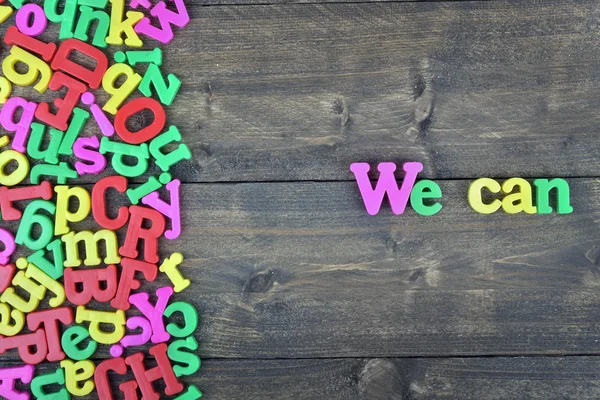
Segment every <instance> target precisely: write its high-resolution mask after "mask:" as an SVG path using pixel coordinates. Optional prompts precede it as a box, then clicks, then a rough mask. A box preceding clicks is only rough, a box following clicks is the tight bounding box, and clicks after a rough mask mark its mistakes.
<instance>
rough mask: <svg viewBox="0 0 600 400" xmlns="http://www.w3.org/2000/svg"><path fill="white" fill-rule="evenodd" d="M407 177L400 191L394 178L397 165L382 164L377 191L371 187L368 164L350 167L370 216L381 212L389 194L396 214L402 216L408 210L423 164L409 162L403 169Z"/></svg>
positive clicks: (357, 164)
mask: <svg viewBox="0 0 600 400" xmlns="http://www.w3.org/2000/svg"><path fill="white" fill-rule="evenodd" d="M402 168H403V169H404V172H406V176H405V177H404V181H403V182H402V186H401V188H400V190H398V183H397V182H396V178H395V176H394V171H396V164H394V163H391V162H387V163H380V164H379V165H378V166H377V169H378V170H379V179H378V180H377V186H375V189H373V187H372V186H371V181H370V180H369V175H368V172H369V170H370V169H371V167H370V166H369V164H367V163H353V164H352V165H350V171H352V172H353V173H354V176H355V177H356V182H357V183H358V188H359V189H360V194H361V195H362V198H363V202H364V203H365V208H366V209H367V212H368V213H369V214H370V215H375V214H377V213H378V212H379V208H380V207H381V203H382V202H383V197H384V196H385V194H386V193H387V195H388V199H389V200H390V204H391V206H392V212H393V213H394V214H402V213H403V212H404V209H405V208H406V203H407V202H408V199H409V197H410V192H411V191H412V188H413V186H414V185H415V180H416V179H417V174H418V173H419V172H421V171H422V170H423V164H421V163H420V162H407V163H405V164H404V165H403V167H402Z"/></svg>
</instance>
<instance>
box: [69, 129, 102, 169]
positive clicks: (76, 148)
mask: <svg viewBox="0 0 600 400" xmlns="http://www.w3.org/2000/svg"><path fill="white" fill-rule="evenodd" d="M86 147H87V148H86ZM90 148H91V149H98V148H100V141H99V140H98V138H97V137H96V136H93V137H91V138H79V139H77V140H76V141H75V144H74V145H73V153H75V157H77V158H79V159H82V160H86V161H91V162H92V164H91V165H90V164H85V163H82V162H80V161H77V162H76V163H75V169H76V170H77V173H78V174H79V175H83V174H99V173H100V172H102V171H104V168H106V159H105V158H104V156H103V155H102V154H100V153H99V152H97V151H92V150H89V149H90Z"/></svg>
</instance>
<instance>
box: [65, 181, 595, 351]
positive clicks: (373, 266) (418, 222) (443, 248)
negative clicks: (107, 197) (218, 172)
mask: <svg viewBox="0 0 600 400" xmlns="http://www.w3.org/2000/svg"><path fill="white" fill-rule="evenodd" d="M570 182H571V189H572V204H573V207H574V208H575V212H574V213H573V214H570V215H545V216H544V215H530V216H528V215H513V216H511V215H506V214H501V213H499V214H497V215H490V216H483V215H479V214H477V213H475V212H474V211H472V210H470V208H469V207H468V205H467V204H466V189H467V186H468V183H469V182H468V181H443V182H441V185H442V189H443V191H444V197H443V204H444V206H445V208H444V209H443V210H442V212H441V213H440V214H438V215H437V216H434V217H429V218H428V217H420V216H417V215H416V214H415V213H414V212H412V211H410V210H408V211H407V212H406V214H405V215H402V216H394V215H392V214H391V212H390V211H389V210H387V209H386V210H384V211H383V212H382V213H381V214H380V215H378V216H374V217H372V216H369V215H367V214H366V212H365V211H363V206H362V204H361V199H360V195H359V194H358V190H357V189H356V187H355V184H354V183H347V182H333V183H277V184H275V183H255V184H202V185H198V184H194V185H184V192H183V210H184V216H183V218H184V221H185V230H184V232H183V234H182V236H181V237H180V239H178V240H177V242H176V243H169V242H168V241H165V242H163V243H162V244H161V248H162V249H163V254H164V255H168V254H170V252H173V251H181V252H183V253H184V255H185V256H186V261H185V263H184V265H182V271H183V273H184V274H185V275H187V276H189V277H190V278H191V279H192V280H193V282H194V285H193V286H192V287H190V289H187V290H186V291H184V292H183V293H180V294H178V295H177V296H176V298H177V299H183V300H186V301H189V302H192V303H193V304H194V305H195V306H196V308H197V309H198V311H199V315H200V316H201V320H202V322H201V329H200V332H199V334H198V340H199V342H200V343H201V349H202V350H201V352H200V354H201V355H202V356H203V357H227V358H244V357H249V358H256V357H265V358H296V357H317V356H318V357H342V356H343V357H348V356H351V357H356V356H359V357H380V356H385V357H388V356H412V355H432V356H435V355H465V354H469V355H490V354H491V355H494V354H496V355H497V354H515V355H516V354H523V353H531V354H555V353H593V354H597V353H598V352H599V351H600V344H599V342H598V341H597V338H598V336H599V335H600V327H598V325H597V324H595V323H594V321H597V320H598V318H599V314H598V308H597V303H598V301H599V300H600V299H599V298H598V293H597V287H598V285H599V282H600V281H599V274H598V250H597V249H598V242H597V237H598V233H599V232H598V229H599V227H598V223H597V221H598V220H599V212H600V211H599V210H600V207H598V200H597V199H598V198H599V197H598V193H599V192H600V181H599V180H593V179H572V180H570ZM113 204H115V205H116V204H117V203H116V201H115V203H113ZM84 226H85V225H76V226H75V230H80V228H83V227H84ZM87 227H89V225H88V226H87ZM164 283H166V279H165V277H162V276H161V278H160V279H159V280H158V281H157V282H156V283H154V284H152V285H147V286H146V288H150V289H151V288H153V287H156V286H157V285H159V284H161V285H162V284H164ZM91 307H92V308H94V307H95V305H91ZM105 350H106V349H105ZM101 354H104V355H105V354H106V351H104V353H101Z"/></svg>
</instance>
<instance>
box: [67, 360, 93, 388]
mask: <svg viewBox="0 0 600 400" xmlns="http://www.w3.org/2000/svg"><path fill="white" fill-rule="evenodd" d="M60 366H61V367H62V368H64V369H65V386H66V387H67V390H68V391H69V393H71V394H72V395H73V396H86V395H88V394H90V393H92V390H94V387H95V386H94V380H93V379H90V378H93V376H94V371H95V370H96V366H95V365H94V363H93V362H91V361H90V360H83V361H77V362H74V361H71V360H62V361H61V362H60ZM81 381H85V383H84V384H83V385H81V386H80V385H79V382H81Z"/></svg>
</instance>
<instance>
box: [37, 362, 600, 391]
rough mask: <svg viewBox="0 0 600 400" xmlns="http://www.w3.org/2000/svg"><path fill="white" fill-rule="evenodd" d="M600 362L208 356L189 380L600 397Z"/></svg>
mask: <svg viewBox="0 0 600 400" xmlns="http://www.w3.org/2000/svg"><path fill="white" fill-rule="evenodd" d="M50 367H51V366H50V365H48V364H45V365H43V366H41V367H38V368H37V373H38V374H43V373H44V372H46V371H48V372H49V371H50ZM598 368H600V360H599V359H598V357H492V358H476V357H474V358H443V359H439V358H431V359H422V358H417V359H402V358H400V359H360V358H356V359H315V360H205V361H203V364H202V369H201V370H200V371H199V372H198V374H197V375H196V376H194V377H186V379H185V382H186V383H187V384H194V385H196V386H197V387H198V388H199V389H200V390H201V391H202V392H203V394H204V396H205V397H206V398H210V399H218V400H219V399H223V400H237V399H240V400H241V399H247V398H260V399H307V400H308V399H311V400H312V399H332V400H335V399H340V400H342V399H343V400H350V399H369V400H388V399H407V398H409V399H415V400H418V399H432V398H435V399H461V400H463V399H465V400H466V399H473V400H479V399H502V400H506V399H515V400H517V399H519V400H520V399H523V398H531V399H565V398H573V399H575V398H576V399H597V398H598V397H599V396H600V381H599V379H598V374H597V372H595V371H597V370H598ZM119 378H120V377H118V376H115V378H114V381H113V382H112V383H113V387H114V392H115V393H118V389H117V386H118V384H119V383H121V382H122V380H123V379H119ZM91 398H92V397H90V396H88V397H83V399H91Z"/></svg>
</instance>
